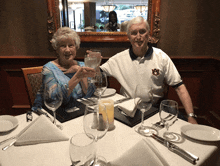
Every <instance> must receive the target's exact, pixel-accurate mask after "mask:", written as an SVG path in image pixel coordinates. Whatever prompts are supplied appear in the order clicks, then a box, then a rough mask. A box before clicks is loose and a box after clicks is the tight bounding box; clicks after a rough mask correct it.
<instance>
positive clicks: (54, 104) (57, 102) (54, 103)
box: [44, 83, 63, 129]
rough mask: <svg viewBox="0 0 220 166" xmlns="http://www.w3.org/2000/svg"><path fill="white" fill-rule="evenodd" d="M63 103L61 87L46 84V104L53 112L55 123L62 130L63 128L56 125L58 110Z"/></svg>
mask: <svg viewBox="0 0 220 166" xmlns="http://www.w3.org/2000/svg"><path fill="white" fill-rule="evenodd" d="M62 102H63V96H62V90H61V87H60V85H59V84H54V85H50V84H49V83H46V84H45V87H44V104H45V106H46V107H47V108H48V109H49V110H51V111H52V112H53V116H54V121H53V123H54V124H55V125H56V126H57V127H58V128H60V129H62V126H61V125H57V124H56V110H57V109H58V108H59V107H60V106H61V104H62Z"/></svg>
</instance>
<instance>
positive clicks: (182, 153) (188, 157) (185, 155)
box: [151, 134, 199, 164]
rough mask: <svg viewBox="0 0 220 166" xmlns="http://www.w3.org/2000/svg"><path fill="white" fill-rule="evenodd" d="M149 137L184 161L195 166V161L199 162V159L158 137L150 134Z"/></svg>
mask: <svg viewBox="0 0 220 166" xmlns="http://www.w3.org/2000/svg"><path fill="white" fill-rule="evenodd" d="M151 137H152V138H154V139H155V140H156V141H158V142H159V143H161V144H162V145H164V146H166V147H167V148H168V149H169V150H170V151H171V152H174V153H176V154H178V155H179V156H181V157H183V158H184V159H185V160H187V161H189V162H190V163H192V164H196V161H198V160H199V157H197V156H195V155H193V154H191V153H190V152H188V151H186V150H183V149H181V148H179V147H178V146H176V145H175V144H173V143H171V142H169V141H167V140H165V139H164V138H162V137H159V136H158V135H155V134H152V135H151Z"/></svg>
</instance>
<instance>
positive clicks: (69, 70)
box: [65, 65, 81, 73]
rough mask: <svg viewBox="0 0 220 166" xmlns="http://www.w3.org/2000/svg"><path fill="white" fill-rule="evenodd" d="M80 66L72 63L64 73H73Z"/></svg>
mask: <svg viewBox="0 0 220 166" xmlns="http://www.w3.org/2000/svg"><path fill="white" fill-rule="evenodd" d="M80 68H81V67H80V66H79V65H72V66H71V67H70V68H69V69H67V70H66V72H65V73H75V72H77V71H78V70H79V69H80Z"/></svg>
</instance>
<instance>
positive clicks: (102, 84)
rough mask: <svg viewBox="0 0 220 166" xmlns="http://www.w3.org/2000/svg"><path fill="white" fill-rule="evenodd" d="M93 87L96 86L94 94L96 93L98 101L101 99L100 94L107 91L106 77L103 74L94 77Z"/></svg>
mask: <svg viewBox="0 0 220 166" xmlns="http://www.w3.org/2000/svg"><path fill="white" fill-rule="evenodd" d="M95 86H96V93H98V96H99V100H100V99H101V96H102V94H103V93H104V91H105V90H106V89H107V86H108V82H107V76H106V74H105V73H99V74H97V75H96V76H95Z"/></svg>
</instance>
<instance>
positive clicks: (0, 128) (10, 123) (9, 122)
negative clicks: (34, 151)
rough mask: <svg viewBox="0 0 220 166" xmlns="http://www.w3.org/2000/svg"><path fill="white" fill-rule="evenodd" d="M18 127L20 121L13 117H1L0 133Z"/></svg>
mask: <svg viewBox="0 0 220 166" xmlns="http://www.w3.org/2000/svg"><path fill="white" fill-rule="evenodd" d="M17 126H18V120H17V118H15V117H14V116H11V115H2V116H0V133H3V132H8V131H10V130H12V129H14V128H15V127H17Z"/></svg>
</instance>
